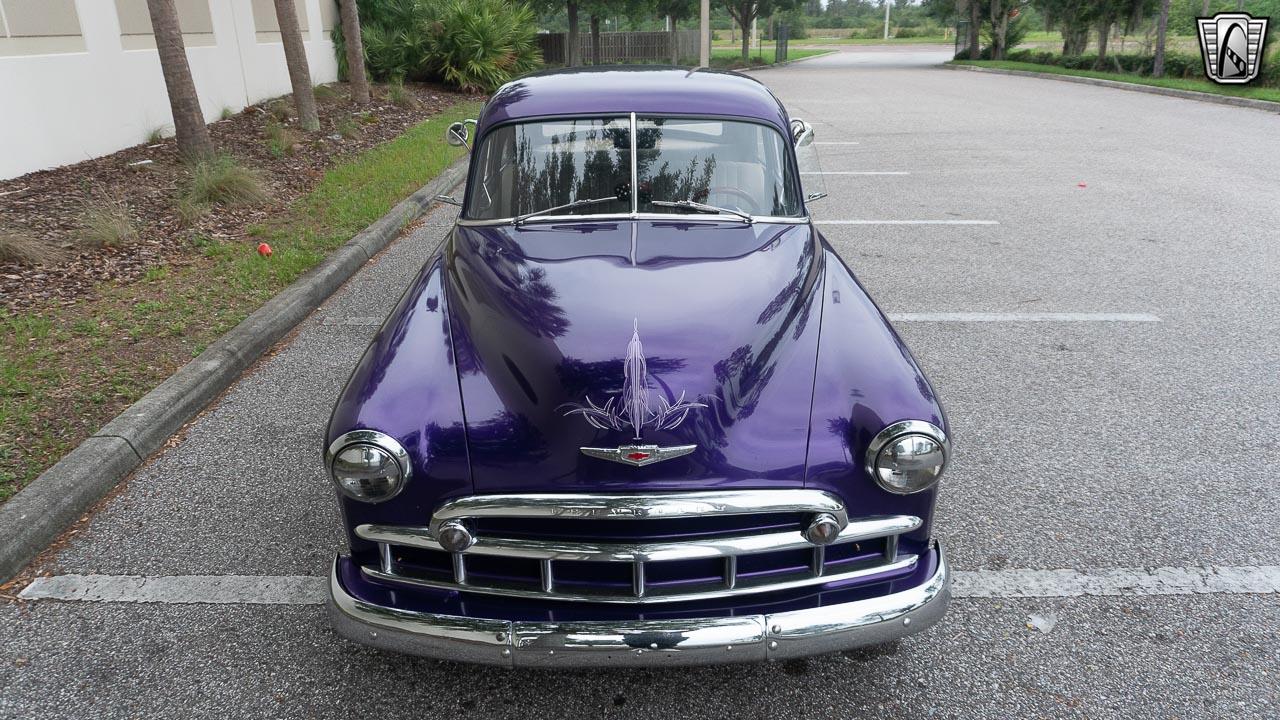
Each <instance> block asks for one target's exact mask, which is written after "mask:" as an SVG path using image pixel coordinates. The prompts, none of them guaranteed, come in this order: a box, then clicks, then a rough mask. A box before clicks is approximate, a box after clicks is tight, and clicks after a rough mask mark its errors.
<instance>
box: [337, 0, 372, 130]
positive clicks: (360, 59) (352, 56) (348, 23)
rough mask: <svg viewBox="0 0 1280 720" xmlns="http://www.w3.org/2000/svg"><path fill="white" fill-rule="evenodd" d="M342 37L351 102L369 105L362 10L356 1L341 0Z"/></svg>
mask: <svg viewBox="0 0 1280 720" xmlns="http://www.w3.org/2000/svg"><path fill="white" fill-rule="evenodd" d="M340 1H341V12H342V37H343V38H344V39H345V40H346V43H345V45H346V47H347V81H348V82H350V83H351V100H352V101H353V102H355V103H356V104H357V105H367V104H368V103H369V77H368V75H366V74H365V70H364V42H363V40H362V39H361V37H360V8H359V7H358V6H357V5H356V0H340Z"/></svg>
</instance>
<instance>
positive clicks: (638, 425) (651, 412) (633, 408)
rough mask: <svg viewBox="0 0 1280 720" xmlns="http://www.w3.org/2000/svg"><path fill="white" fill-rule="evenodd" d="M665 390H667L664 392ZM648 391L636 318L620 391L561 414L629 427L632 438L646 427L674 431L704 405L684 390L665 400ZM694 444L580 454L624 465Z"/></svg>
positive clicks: (599, 425) (604, 426) (607, 426)
mask: <svg viewBox="0 0 1280 720" xmlns="http://www.w3.org/2000/svg"><path fill="white" fill-rule="evenodd" d="M668 392H669V391H668ZM654 396H655V397H652V398H651V397H650V392H649V367H648V363H646V362H645V359H644V346H643V345H642V344H641V343H640V321H639V320H634V321H633V322H632V332H631V342H630V343H629V344H628V345H627V355H626V358H625V359H624V360H623V363H622V393H621V394H620V395H615V396H613V397H610V398H609V399H608V400H606V401H605V403H604V404H603V405H597V404H596V403H595V401H594V400H592V399H591V397H590V396H588V397H586V398H584V399H585V400H586V402H585V403H568V404H567V405H565V406H564V407H567V408H569V409H568V410H567V411H566V412H565V416H566V417H567V416H569V415H580V416H582V419H583V420H586V421H587V423H588V424H589V425H591V427H594V428H596V429H599V430H617V431H624V430H628V429H630V430H631V432H632V433H633V437H634V438H635V439H636V440H639V439H640V435H641V432H642V431H643V430H644V429H645V428H646V427H648V428H653V429H654V430H674V429H676V428H677V427H679V426H680V424H681V423H683V422H684V421H685V418H687V417H689V411H691V410H693V409H694V408H704V407H706V404H705V403H700V402H692V401H688V400H685V399H684V397H685V395H684V393H683V392H681V393H680V395H679V397H674V398H672V399H670V400H668V399H667V394H666V393H664V392H658V393H654ZM696 447H697V446H696V445H681V446H678V447H671V448H660V447H658V446H657V445H627V446H623V447H620V448H618V449H616V450H610V449H608V448H585V447H584V448H582V453H583V454H584V455H589V456H591V457H598V458H601V459H604V460H614V461H616V462H621V463H625V464H628V465H635V466H641V465H649V464H651V463H655V462H660V461H662V460H669V459H671V458H673V457H680V456H681V455H688V454H689V453H691V452H693V451H694V449H695V448H696Z"/></svg>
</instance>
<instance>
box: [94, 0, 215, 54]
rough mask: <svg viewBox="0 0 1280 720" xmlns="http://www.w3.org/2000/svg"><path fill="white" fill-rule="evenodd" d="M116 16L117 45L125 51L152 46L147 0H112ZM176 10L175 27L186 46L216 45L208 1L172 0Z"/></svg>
mask: <svg viewBox="0 0 1280 720" xmlns="http://www.w3.org/2000/svg"><path fill="white" fill-rule="evenodd" d="M115 2H116V15H117V17H119V18H120V44H121V45H122V46H123V47H124V49H125V50H145V49H154V48H155V46H156V36H155V34H154V33H153V32H152V30H151V13H150V12H148V11H147V0H115ZM173 4H174V6H175V7H176V8H177V10H178V26H179V27H181V28H182V42H183V44H184V45H186V46H187V47H189V48H190V47H201V46H210V45H216V44H217V39H216V38H215V37H214V34H213V17H212V16H210V14H209V0H174V3H173Z"/></svg>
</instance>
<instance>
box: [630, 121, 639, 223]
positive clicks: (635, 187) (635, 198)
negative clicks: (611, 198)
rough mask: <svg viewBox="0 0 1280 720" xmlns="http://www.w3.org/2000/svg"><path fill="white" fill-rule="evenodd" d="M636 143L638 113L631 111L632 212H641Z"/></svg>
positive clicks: (637, 148)
mask: <svg viewBox="0 0 1280 720" xmlns="http://www.w3.org/2000/svg"><path fill="white" fill-rule="evenodd" d="M638 152H639V147H638V145H637V143H636V114H635V113H631V212H632V213H633V214H634V213H638V212H640V158H639V157H638V156H637V153H638Z"/></svg>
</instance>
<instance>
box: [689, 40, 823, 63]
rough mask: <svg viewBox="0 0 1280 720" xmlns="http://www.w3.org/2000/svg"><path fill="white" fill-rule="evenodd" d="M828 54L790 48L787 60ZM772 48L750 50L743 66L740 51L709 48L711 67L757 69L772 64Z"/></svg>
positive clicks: (739, 49)
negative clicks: (748, 57) (748, 60)
mask: <svg viewBox="0 0 1280 720" xmlns="http://www.w3.org/2000/svg"><path fill="white" fill-rule="evenodd" d="M827 52H830V51H829V50H797V49H796V48H794V47H793V48H790V49H789V50H788V51H787V60H799V59H800V58H807V57H813V56H814V55H822V54H823V53H827ZM773 57H774V52H773V46H772V45H770V46H768V47H767V48H765V49H764V50H762V51H760V52H756V49H755V48H751V55H750V62H749V63H747V64H743V62H742V49H741V48H738V49H731V48H717V47H713V48H711V67H729V68H733V67H759V66H762V65H772V64H773Z"/></svg>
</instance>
